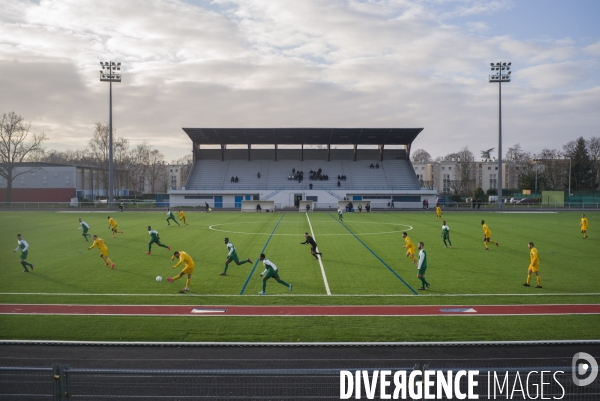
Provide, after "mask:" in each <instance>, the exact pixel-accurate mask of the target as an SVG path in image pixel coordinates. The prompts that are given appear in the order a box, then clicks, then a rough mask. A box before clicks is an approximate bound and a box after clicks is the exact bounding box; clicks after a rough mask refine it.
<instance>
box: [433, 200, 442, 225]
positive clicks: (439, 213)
mask: <svg viewBox="0 0 600 401" xmlns="http://www.w3.org/2000/svg"><path fill="white" fill-rule="evenodd" d="M438 217H439V218H440V219H441V218H442V208H441V207H440V204H439V203H438V204H437V205H435V221H438Z"/></svg>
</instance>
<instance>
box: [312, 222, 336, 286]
mask: <svg viewBox="0 0 600 401" xmlns="http://www.w3.org/2000/svg"><path fill="white" fill-rule="evenodd" d="M306 220H308V226H309V227H310V233H311V234H312V237H313V239H314V240H315V241H317V239H316V238H315V233H314V231H313V228H312V224H310V218H309V217H308V213H306ZM317 252H319V247H317ZM317 257H318V258H319V265H321V274H322V275H323V283H324V284H325V291H327V295H331V290H330V289H329V283H328V282H327V276H326V275H325V267H323V261H322V260H321V255H317Z"/></svg>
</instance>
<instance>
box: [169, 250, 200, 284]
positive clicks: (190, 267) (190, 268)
mask: <svg viewBox="0 0 600 401" xmlns="http://www.w3.org/2000/svg"><path fill="white" fill-rule="evenodd" d="M175 258H179V262H177V264H176V265H175V266H173V269H175V268H177V266H179V265H180V264H182V263H185V266H184V267H183V270H181V273H179V275H177V276H175V277H173V278H171V277H167V281H168V282H169V283H172V282H173V281H175V280H179V279H180V278H181V277H183V275H184V274H187V280H186V281H185V288H183V289H182V290H181V292H187V291H189V290H190V282H191V281H192V274H193V273H194V261H193V260H192V258H191V257H190V255H188V254H187V252H183V251H175V253H174V254H173V256H171V260H174V259H175Z"/></svg>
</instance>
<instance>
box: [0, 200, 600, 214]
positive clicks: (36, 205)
mask: <svg viewBox="0 0 600 401" xmlns="http://www.w3.org/2000/svg"><path fill="white" fill-rule="evenodd" d="M255 202H258V203H261V202H262V201H255ZM266 202H272V201H266ZM266 202H265V203H266ZM303 202H305V201H303ZM348 202H349V201H342V202H341V204H343V205H344V208H343V210H345V205H346V204H347V203H348ZM360 202H361V201H359V200H353V201H352V203H353V206H354V211H355V212H357V213H358V209H357V206H358V203H360ZM362 202H363V203H364V204H363V206H365V204H366V203H367V202H369V203H370V205H371V211H382V210H388V211H398V212H399V211H402V210H423V207H422V206H421V204H419V205H418V206H415V207H400V206H399V205H400V204H399V202H395V208H393V207H391V204H390V205H388V204H387V203H385V202H374V201H372V200H365V201H362ZM241 203H242V202H222V203H221V204H219V206H213V205H211V206H210V207H211V210H213V211H215V210H229V211H231V210H242V206H241ZM119 204H120V202H114V204H113V207H112V209H111V208H109V205H108V203H107V202H79V203H77V204H72V203H70V202H0V211H2V210H17V211H18V210H71V211H74V210H81V211H100V210H112V211H114V212H119V211H120V210H119ZM304 205H306V204H305V203H304ZM313 206H314V208H313V209H311V210H316V211H335V210H337V209H338V207H339V203H324V202H314V203H313ZM254 207H256V206H254ZM261 207H262V206H261ZM441 207H442V210H465V211H466V210H479V211H488V212H490V211H495V210H497V206H496V203H482V204H480V205H475V207H473V205H472V204H471V203H466V202H446V203H445V204H442V205H441ZM123 209H124V211H128V210H129V211H132V210H142V211H143V210H157V209H160V210H167V207H165V206H161V205H160V204H157V203H156V202H155V201H151V202H142V201H140V202H126V203H124V206H123ZM171 209H172V210H173V211H177V210H178V209H182V210H185V211H200V212H203V211H205V205H197V206H173V207H172V208H171ZM283 209H298V208H292V207H285V208H284V207H283V205H282V204H281V203H274V206H273V210H274V211H276V212H277V211H281V210H283ZM266 210H267V209H262V211H263V212H265V211H266ZM427 210H429V211H435V206H433V207H432V206H431V205H430V207H429V209H427ZM502 210H505V211H544V210H546V211H577V210H600V202H596V203H591V202H590V203H588V202H570V203H569V202H565V203H564V204H562V203H549V204H540V203H532V204H514V203H505V204H503V205H502ZM253 211H256V209H253ZM300 211H301V212H303V211H304V212H305V211H306V209H300ZM364 212H366V209H365V208H364V207H363V213H364Z"/></svg>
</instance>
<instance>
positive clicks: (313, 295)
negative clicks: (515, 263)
mask: <svg viewBox="0 0 600 401" xmlns="http://www.w3.org/2000/svg"><path fill="white" fill-rule="evenodd" d="M0 295H44V296H62V297H64V296H67V297H69V296H72V297H184V298H189V297H236V298H239V295H236V294H190V293H187V294H185V295H182V294H78V293H62V292H58V293H54V292H0ZM598 295H600V292H583V293H568V292H567V293H541V292H538V293H537V294H421V295H419V297H429V298H443V297H543V296H552V297H562V296H570V297H580V296H598ZM244 296H245V297H252V296H256V297H263V298H264V296H263V295H250V294H248V295H244ZM278 296H282V297H327V296H332V297H357V298H365V297H414V295H413V294H335V295H331V294H328V295H325V294H288V293H285V294H269V298H272V297H278ZM0 303H2V304H5V303H10V302H0Z"/></svg>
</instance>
